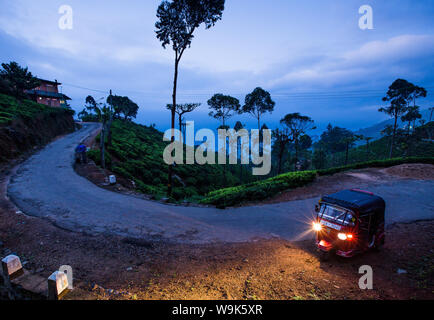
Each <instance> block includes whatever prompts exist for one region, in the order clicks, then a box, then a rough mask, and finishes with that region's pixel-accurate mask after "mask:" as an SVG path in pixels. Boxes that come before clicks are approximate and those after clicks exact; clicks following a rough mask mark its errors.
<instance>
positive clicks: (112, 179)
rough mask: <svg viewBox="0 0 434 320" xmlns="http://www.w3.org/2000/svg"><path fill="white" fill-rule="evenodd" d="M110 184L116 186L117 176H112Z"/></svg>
mask: <svg viewBox="0 0 434 320" xmlns="http://www.w3.org/2000/svg"><path fill="white" fill-rule="evenodd" d="M109 182H110V184H116V176H114V175H110V176H109Z"/></svg>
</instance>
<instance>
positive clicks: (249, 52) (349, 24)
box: [0, 0, 434, 130]
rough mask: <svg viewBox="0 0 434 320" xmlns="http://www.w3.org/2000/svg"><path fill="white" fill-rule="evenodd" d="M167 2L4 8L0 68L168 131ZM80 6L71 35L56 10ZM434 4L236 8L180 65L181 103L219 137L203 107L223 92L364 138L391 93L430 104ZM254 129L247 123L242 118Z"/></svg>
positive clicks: (198, 37)
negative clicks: (250, 96)
mask: <svg viewBox="0 0 434 320" xmlns="http://www.w3.org/2000/svg"><path fill="white" fill-rule="evenodd" d="M159 3H160V1H158V0H146V1H143V0H141V1H138V0H137V1H136V0H128V1H119V0H116V1H107V0H105V1H99V0H98V1H97V0H95V1H78V0H62V1H57V0H44V1H30V0H14V1H10V0H7V1H6V0H0V8H1V10H0V46H1V50H0V61H1V62H9V61H11V60H14V61H17V62H18V63H20V64H22V65H25V66H28V67H29V69H30V71H32V73H33V74H34V75H36V76H38V77H41V78H45V79H50V80H54V79H57V80H58V81H60V82H62V83H63V86H62V90H63V93H65V94H67V95H68V96H70V97H71V98H72V101H71V102H70V103H71V106H72V107H73V108H74V109H75V110H77V111H79V110H81V109H82V107H83V104H84V99H85V97H86V96H87V95H89V94H90V95H93V96H94V97H95V98H96V99H99V98H101V97H105V96H106V95H107V93H106V92H107V91H108V90H109V89H112V90H113V92H114V94H117V95H127V96H129V97H130V98H131V99H132V100H133V101H135V102H137V103H138V104H139V106H140V111H139V114H138V117H137V122H139V123H142V124H147V125H149V124H151V123H156V124H157V127H158V128H159V129H161V130H165V129H167V128H168V127H169V125H170V114H169V111H167V110H166V109H165V105H166V104H167V103H170V102H171V90H172V81H173V60H174V53H173V51H172V50H171V48H170V47H168V48H167V49H163V47H162V46H161V44H160V42H159V41H158V40H157V38H156V37H155V26H154V25H155V22H156V15H155V13H156V9H157V7H158V5H159ZM65 4H66V5H70V6H71V7H72V9H73V29H72V30H61V29H60V28H59V27H58V20H59V18H60V17H61V14H59V12H58V11H59V7H60V6H61V5H65ZM365 4H367V5H370V6H371V7H372V8H373V19H374V20H373V21H374V29H373V30H361V29H360V28H359V18H360V16H361V15H360V14H359V12H358V11H359V7H360V6H362V5H365ZM433 17H434V1H424V0H418V1H410V0H408V1H407V0H381V1H368V0H358V1H356V0H345V1H342V0H328V1H313V0H312V1H311V0H304V1H296V0H227V1H226V5H225V11H224V13H223V18H222V20H221V21H219V22H218V23H217V24H216V26H215V27H213V28H212V29H209V30H205V29H204V28H201V29H200V30H197V32H196V33H195V38H194V40H193V43H192V46H191V48H190V49H188V50H187V51H186V53H185V55H184V56H183V59H182V61H181V65H180V76H179V96H178V101H179V102H180V103H184V102H201V103H202V106H201V107H200V109H198V111H197V112H195V113H193V114H191V115H189V116H188V119H187V120H194V121H195V122H196V128H201V127H209V128H215V127H217V126H218V122H217V121H216V120H214V119H212V118H210V117H209V116H208V106H207V104H206V101H207V100H208V99H209V98H210V97H211V96H212V95H213V94H214V93H224V94H230V95H233V96H235V97H237V98H238V99H240V101H241V102H244V97H245V95H246V94H247V93H249V92H251V91H252V90H253V89H254V88H255V87H257V86H261V87H263V88H264V89H266V90H268V91H269V92H270V93H271V95H272V98H273V99H274V100H275V102H276V107H275V111H274V113H273V114H271V115H269V114H267V115H265V116H264V117H263V120H262V122H265V123H267V125H268V126H269V127H271V128H273V127H276V126H277V125H278V122H279V120H280V119H281V118H282V117H283V116H284V115H285V114H287V113H291V112H300V113H302V114H305V115H308V116H310V117H312V118H313V119H314V120H315V122H316V124H317V126H318V127H319V128H321V129H324V127H325V126H326V125H327V123H329V122H331V123H332V124H333V125H338V126H342V127H347V128H350V129H358V128H362V127H367V126H370V125H372V124H375V123H377V122H380V121H382V120H384V119H386V118H387V117H386V116H385V115H382V114H380V113H379V112H378V111H377V109H378V108H379V107H380V106H381V105H382V101H381V98H382V96H384V94H385V92H386V91H387V87H388V86H389V85H390V84H391V83H392V82H393V81H394V80H395V79H397V78H404V79H406V80H408V81H410V82H413V83H415V84H417V85H419V86H423V87H425V88H426V89H427V90H428V97H427V98H426V99H421V100H420V101H419V102H418V104H419V105H420V106H421V108H422V109H426V108H428V107H431V106H433V104H434V99H433V98H432V94H431V93H432V92H433V91H434V19H433ZM237 120H241V121H242V122H243V123H245V124H247V125H248V126H249V125H250V126H252V127H254V126H255V121H254V119H253V118H250V117H249V116H248V115H243V116H235V117H233V118H232V119H231V120H230V123H229V124H232V125H233V124H234V123H235V121H237Z"/></svg>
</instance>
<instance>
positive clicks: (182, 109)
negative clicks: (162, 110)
mask: <svg viewBox="0 0 434 320" xmlns="http://www.w3.org/2000/svg"><path fill="white" fill-rule="evenodd" d="M200 105H201V104H200V103H184V104H177V105H176V108H175V113H176V114H177V115H178V122H179V131H182V128H181V127H182V116H183V115H184V114H186V113H190V112H193V111H194V110H196V109H197V108H198V107H200ZM166 108H167V109H168V110H172V108H173V105H172V104H168V105H167V106H166Z"/></svg>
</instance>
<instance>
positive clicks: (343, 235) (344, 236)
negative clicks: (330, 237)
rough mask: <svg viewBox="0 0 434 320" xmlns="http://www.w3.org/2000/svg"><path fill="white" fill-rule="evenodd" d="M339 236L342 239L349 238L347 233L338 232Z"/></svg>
mask: <svg viewBox="0 0 434 320" xmlns="http://www.w3.org/2000/svg"><path fill="white" fill-rule="evenodd" d="M338 238H339V239H340V240H347V235H346V234H345V233H338Z"/></svg>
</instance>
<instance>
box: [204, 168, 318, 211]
mask: <svg viewBox="0 0 434 320" xmlns="http://www.w3.org/2000/svg"><path fill="white" fill-rule="evenodd" d="M315 177H316V172H315V171H301V172H288V173H285V174H281V175H279V176H276V177H273V178H269V179H266V180H263V181H257V182H253V183H250V184H246V185H241V186H237V187H232V188H225V189H220V190H216V191H213V192H210V193H209V194H208V195H207V196H206V198H204V199H202V200H201V201H200V203H203V204H213V205H216V206H218V207H220V208H224V207H227V206H233V205H237V204H240V203H243V202H247V201H258V200H263V199H266V198H269V197H272V196H274V195H276V194H277V193H279V192H281V191H284V190H287V189H292V188H296V187H301V186H304V185H306V184H308V183H310V182H312V181H314V180H315Z"/></svg>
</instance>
